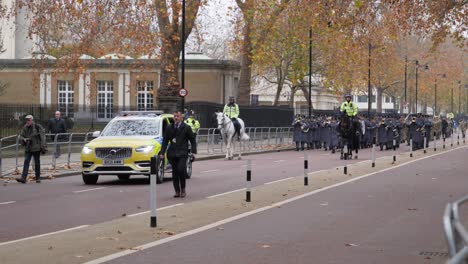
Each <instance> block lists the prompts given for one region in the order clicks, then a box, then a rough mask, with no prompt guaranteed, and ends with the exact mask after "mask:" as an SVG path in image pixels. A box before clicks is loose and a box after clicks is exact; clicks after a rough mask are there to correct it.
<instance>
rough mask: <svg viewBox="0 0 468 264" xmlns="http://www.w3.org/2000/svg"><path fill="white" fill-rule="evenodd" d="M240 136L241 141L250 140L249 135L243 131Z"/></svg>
mask: <svg viewBox="0 0 468 264" xmlns="http://www.w3.org/2000/svg"><path fill="white" fill-rule="evenodd" d="M241 134H242V136H241V140H243V141H247V140H250V137H249V135H247V134H246V133H245V132H244V133H241Z"/></svg>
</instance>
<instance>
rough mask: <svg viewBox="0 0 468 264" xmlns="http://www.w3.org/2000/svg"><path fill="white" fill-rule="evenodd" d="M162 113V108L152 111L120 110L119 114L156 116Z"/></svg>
mask: <svg viewBox="0 0 468 264" xmlns="http://www.w3.org/2000/svg"><path fill="white" fill-rule="evenodd" d="M162 114H164V111H162V110H154V111H122V112H120V116H158V115H162Z"/></svg>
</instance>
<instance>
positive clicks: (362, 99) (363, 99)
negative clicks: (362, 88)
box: [357, 95, 367, 103]
mask: <svg viewBox="0 0 468 264" xmlns="http://www.w3.org/2000/svg"><path fill="white" fill-rule="evenodd" d="M357 101H358V103H367V95H358V98H357Z"/></svg>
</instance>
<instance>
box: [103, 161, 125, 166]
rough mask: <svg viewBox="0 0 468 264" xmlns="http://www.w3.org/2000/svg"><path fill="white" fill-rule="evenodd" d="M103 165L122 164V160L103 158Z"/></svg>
mask: <svg viewBox="0 0 468 264" xmlns="http://www.w3.org/2000/svg"><path fill="white" fill-rule="evenodd" d="M104 165H123V160H104Z"/></svg>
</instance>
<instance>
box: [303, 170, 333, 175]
mask: <svg viewBox="0 0 468 264" xmlns="http://www.w3.org/2000/svg"><path fill="white" fill-rule="evenodd" d="M325 171H328V170H318V171H313V172H309V173H307V175H312V174H316V173H320V172H325Z"/></svg>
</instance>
